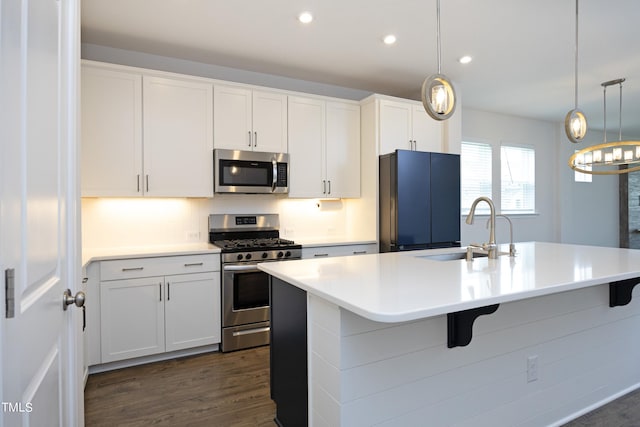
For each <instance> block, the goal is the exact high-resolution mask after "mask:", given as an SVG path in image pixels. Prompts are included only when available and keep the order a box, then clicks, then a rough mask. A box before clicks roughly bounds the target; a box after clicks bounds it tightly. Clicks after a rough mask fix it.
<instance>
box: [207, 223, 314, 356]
mask: <svg viewBox="0 0 640 427" xmlns="http://www.w3.org/2000/svg"><path fill="white" fill-rule="evenodd" d="M279 226H280V223H279V218H278V215H277V214H262V215H209V242H210V243H212V244H214V245H216V246H218V247H219V248H220V249H221V252H222V346H221V347H222V348H221V349H222V351H223V352H226V351H233V350H240V349H243V348H249V347H256V346H259V345H265V344H269V275H268V274H266V273H264V272H262V271H260V270H258V268H257V266H256V264H258V263H261V262H270V261H283V260H292V259H300V258H301V257H302V246H301V245H297V244H295V243H294V242H292V241H291V240H286V239H281V238H280V231H279Z"/></svg>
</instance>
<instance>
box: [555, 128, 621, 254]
mask: <svg viewBox="0 0 640 427" xmlns="http://www.w3.org/2000/svg"><path fill="white" fill-rule="evenodd" d="M556 133H557V135H558V139H560V143H559V144H558V146H557V163H558V166H557V170H558V190H557V191H558V202H557V205H558V207H559V209H558V213H559V217H558V227H559V241H560V242H562V243H577V244H587V245H597V246H613V247H617V246H619V237H618V236H619V234H618V233H619V230H618V227H619V208H618V198H619V193H618V179H619V177H618V176H617V175H593V177H592V182H589V183H584V182H575V180H574V171H572V170H571V169H570V168H569V166H568V165H567V162H568V160H569V157H570V156H571V155H572V154H573V153H574V151H575V150H579V149H583V148H585V147H587V146H590V145H595V144H600V143H601V142H602V141H603V134H602V132H599V131H594V130H591V129H590V130H589V132H588V133H587V136H586V138H585V141H583V142H582V143H581V144H572V143H570V142H569V141H568V140H567V138H566V136H565V135H564V126H563V125H561V124H559V125H558V126H557V127H556Z"/></svg>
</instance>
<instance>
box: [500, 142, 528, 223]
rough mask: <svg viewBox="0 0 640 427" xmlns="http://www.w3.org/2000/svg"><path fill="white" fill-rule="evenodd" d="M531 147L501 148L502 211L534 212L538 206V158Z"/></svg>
mask: <svg viewBox="0 0 640 427" xmlns="http://www.w3.org/2000/svg"><path fill="white" fill-rule="evenodd" d="M535 158H536V156H535V150H534V149H533V148H530V147H522V146H508V145H503V146H502V147H501V148H500V166H501V167H500V176H501V180H500V181H501V187H500V195H501V208H500V210H501V212H514V213H533V212H535V208H536V173H535V169H536V167H535V166H536V160H535Z"/></svg>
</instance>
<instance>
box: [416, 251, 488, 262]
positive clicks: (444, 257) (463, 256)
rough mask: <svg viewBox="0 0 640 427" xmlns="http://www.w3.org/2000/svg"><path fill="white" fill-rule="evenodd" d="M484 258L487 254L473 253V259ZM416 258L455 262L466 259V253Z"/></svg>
mask: <svg viewBox="0 0 640 427" xmlns="http://www.w3.org/2000/svg"><path fill="white" fill-rule="evenodd" d="M486 256H487V254H482V253H477V252H474V253H473V257H474V258H482V257H486ZM416 258H424V259H432V260H434V261H455V260H459V259H466V258H467V253H466V252H449V253H444V254H434V255H420V256H418V257H416Z"/></svg>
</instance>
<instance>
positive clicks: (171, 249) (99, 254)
mask: <svg viewBox="0 0 640 427" xmlns="http://www.w3.org/2000/svg"><path fill="white" fill-rule="evenodd" d="M209 253H214V254H218V253H220V248H218V247H217V246H214V245H212V244H210V243H189V244H184V245H166V246H136V247H121V248H102V249H99V248H98V249H89V250H84V249H83V251H82V266H83V267H86V266H87V265H88V264H89V263H91V262H95V261H105V260H112V259H124V258H148V257H159V256H176V255H199V254H209Z"/></svg>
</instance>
